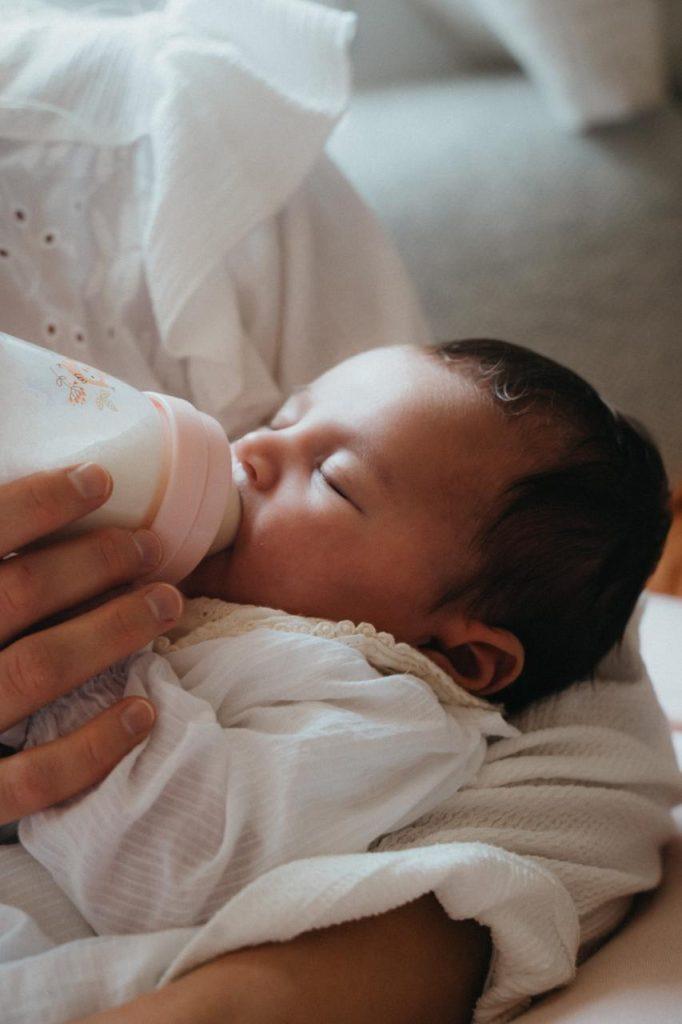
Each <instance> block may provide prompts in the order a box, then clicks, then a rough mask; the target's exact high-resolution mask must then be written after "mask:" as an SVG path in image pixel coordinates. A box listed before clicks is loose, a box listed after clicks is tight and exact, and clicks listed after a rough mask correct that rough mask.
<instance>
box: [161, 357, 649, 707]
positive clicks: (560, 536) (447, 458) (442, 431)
mask: <svg viewBox="0 0 682 1024" xmlns="http://www.w3.org/2000/svg"><path fill="white" fill-rule="evenodd" d="M233 452H234V455H235V458H236V465H235V479H236V481H237V483H238V485H239V487H240V490H241V493H242V501H243V513H244V514H243V520H242V525H241V528H240V531H239V534H238V536H237V540H236V542H235V544H234V545H233V547H232V548H230V549H229V550H227V551H224V552H220V553H218V554H216V555H214V556H212V557H211V558H208V559H205V560H204V561H203V562H202V563H201V565H200V566H199V567H198V568H197V569H196V570H195V571H194V572H193V573H192V575H191V576H190V577H188V578H187V579H186V580H185V581H184V582H183V584H182V586H181V589H182V590H183V591H184V593H185V594H186V595H187V596H196V595H199V594H204V595H207V596H213V597H221V598H223V599H225V600H229V601H237V602H241V603H246V604H258V605H266V606H270V607H274V608H282V609H284V610H285V611H288V612H291V613H294V614H300V615H309V616H316V617H320V618H326V619H334V620H341V619H350V620H351V621H353V622H356V623H357V622H362V621H365V622H370V623H372V625H374V626H375V627H376V628H377V629H380V630H385V631H387V632H389V633H392V634H393V635H394V636H395V637H396V639H398V640H402V641H405V642H407V643H410V644H412V645H414V646H416V647H420V648H421V649H423V650H424V652H425V653H427V654H429V655H430V656H431V657H432V658H433V659H434V660H435V661H437V663H438V664H440V665H441V666H442V667H444V668H446V670H447V671H449V673H450V674H451V675H452V676H453V678H455V679H456V680H457V682H459V683H460V684H461V685H462V686H464V687H466V688H467V689H469V690H471V691H474V692H477V693H479V694H480V695H483V696H486V697H491V696H493V695H496V699H500V700H503V701H504V703H505V704H506V706H507V707H508V708H509V709H518V708H520V707H522V706H524V705H525V704H527V703H529V702H530V701H531V700H533V699H535V698H537V697H540V696H542V695H544V694H547V693H549V692H552V691H555V690H559V689H561V688H563V687H564V686H566V685H568V683H570V682H572V681H574V680H576V679H579V678H584V677H585V676H587V675H589V674H590V672H591V671H592V669H593V668H594V666H595V664H596V663H597V661H598V660H599V659H600V658H601V656H602V655H603V654H605V653H606V651H607V650H608V649H609V648H610V647H611V646H612V645H613V644H614V643H615V642H616V641H617V640H618V639H619V638H620V637H621V635H622V633H623V630H624V628H625V624H626V622H627V620H628V618H629V616H630V613H631V611H632V609H633V607H634V604H635V602H636V599H637V596H638V594H639V593H640V591H641V589H642V587H643V585H644V583H645V581H646V579H647V578H648V576H649V575H650V573H651V572H652V571H653V568H654V566H655V564H656V562H657V560H658V558H659V556H660V552H661V548H662V544H663V541H664V539H665V535H666V532H667V529H668V526H669V512H668V503H667V498H668V491H667V481H666V477H665V472H664V470H663V466H662V463H661V459H660V456H659V455H658V452H657V451H656V448H655V447H654V445H653V444H652V443H651V441H649V440H648V439H647V438H646V436H645V435H644V434H643V432H642V431H641V429H640V428H635V427H634V426H633V425H632V424H631V423H630V422H629V421H627V420H626V419H624V418H623V417H622V416H620V415H619V414H617V413H613V412H612V411H611V410H610V409H609V408H608V407H607V406H606V405H605V404H604V403H603V402H602V400H601V399H600V398H599V396H598V395H597V394H596V392H595V391H594V390H593V389H592V388H591V387H590V386H589V385H588V384H587V383H585V381H583V380H582V379H581V378H579V377H578V376H577V375H576V374H574V373H572V372H571V371H570V370H567V369H565V368H564V367H561V366H559V365H558V364H557V363H554V362H552V361H551V360H549V359H545V358H544V357H542V356H539V355H537V354H535V353H533V352H530V351H529V350H527V349H523V348H519V347H517V346H513V345H509V344H507V343H504V342H496V341H465V342H453V343H450V344H446V345H439V346H433V347H431V348H425V349H420V348H416V347H412V346H396V347H390V348H382V349H373V350H371V351H369V352H364V353H362V354H360V355H358V356H354V357H353V358H352V359H349V360H346V361H345V362H343V363H341V364H339V365H338V366H336V367H334V368H333V369H332V370H330V371H328V372H327V373H325V374H323V375H322V376H321V377H319V378H318V379H317V380H315V381H313V382H312V384H310V385H309V386H308V387H307V388H305V389H301V390H299V391H298V392H296V393H295V394H294V395H293V396H292V397H291V398H290V399H289V400H288V401H287V402H286V403H285V405H284V406H283V407H282V408H281V409H280V411H279V412H278V413H277V414H276V415H275V417H274V418H273V420H272V421H271V423H270V424H269V426H268V427H265V428H261V429H260V430H257V431H254V432H252V433H250V434H247V435H246V436H245V437H243V438H241V439H240V440H239V441H236V442H235V443H234V445H233Z"/></svg>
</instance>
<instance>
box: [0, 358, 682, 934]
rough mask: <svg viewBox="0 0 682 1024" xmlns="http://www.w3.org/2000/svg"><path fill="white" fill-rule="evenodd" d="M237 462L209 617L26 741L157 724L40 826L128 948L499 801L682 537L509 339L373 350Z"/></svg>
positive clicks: (238, 447)
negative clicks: (461, 804) (502, 747)
mask: <svg viewBox="0 0 682 1024" xmlns="http://www.w3.org/2000/svg"><path fill="white" fill-rule="evenodd" d="M232 448H233V456H234V459H235V480H236V482H237V484H238V486H239V488H240V492H241V496H242V504H243V517H242V523H241V526H240V530H239V533H238V535H237V538H236V541H235V543H234V545H233V546H232V547H231V548H230V549H228V550H225V551H222V552H219V553H218V554H215V555H213V556H211V557H210V558H206V559H204V561H203V562H202V563H201V564H200V565H199V566H198V567H197V569H196V570H195V571H194V572H193V573H192V574H191V575H190V576H189V577H188V578H187V579H185V580H184V581H183V582H182V584H181V585H180V589H181V590H182V591H183V593H184V594H185V596H186V597H187V598H189V600H188V601H187V602H186V606H185V613H184V615H183V617H182V618H181V620H180V621H179V622H178V623H177V624H176V626H175V627H174V628H173V629H172V630H170V631H168V632H167V633H166V634H165V635H164V636H161V637H159V638H157V639H156V640H155V641H154V642H153V643H152V644H150V645H148V647H147V648H145V649H144V650H143V651H141V652H138V653H137V654H135V655H132V656H131V657H129V658H127V659H125V660H124V661H121V662H118V663H116V664H115V665H113V666H111V667H110V668H109V669H108V670H107V671H106V672H105V673H102V674H101V675H99V676H97V677H95V678H93V679H90V680H88V682H87V683H86V684H85V685H84V686H82V687H80V688H79V689H78V690H76V691H74V692H73V693H71V694H69V695H67V696H65V697H63V698H61V699H60V700H58V701H56V702H54V703H53V704H51V705H49V706H48V707H46V708H44V709H42V710H41V711H40V712H38V713H37V714H36V715H34V716H32V717H31V718H30V719H29V720H28V721H27V722H26V723H25V740H24V745H25V746H34V745H38V744H40V743H45V742H47V741H48V740H51V739H54V738H55V737H57V736H59V735H61V734H64V733H67V732H70V731H71V730H72V729H74V728H75V727H77V726H79V725H81V724H82V723H83V722H84V721H85V720H86V719H88V718H90V717H92V716H94V715H95V714H96V713H98V712H99V711H100V710H102V709H103V708H104V707H105V706H108V705H109V704H111V703H113V702H114V701H116V700H118V699H120V698H121V697H122V696H130V695H141V696H144V697H147V698H148V699H150V700H151V701H152V702H153V703H154V705H155V707H156V709H157V721H156V725H155V727H154V729H153V730H152V733H151V735H150V736H149V737H148V739H147V740H146V741H145V742H144V743H143V744H141V745H140V746H139V747H136V748H135V749H134V750H132V751H131V752H130V753H129V754H128V755H127V756H126V757H125V758H124V759H123V761H121V762H120V764H119V765H117V767H116V768H114V770H113V771H112V772H111V774H110V775H109V776H108V777H107V778H106V779H104V780H103V781H102V782H101V783H100V784H99V785H98V786H96V787H94V788H92V789H91V790H89V791H88V792H86V793H85V794H83V795H80V796H78V797H76V798H74V799H72V800H70V801H67V802H66V803H63V804H62V805H60V806H58V807H55V808H51V809H49V810H46V811H43V812H41V813H38V814H34V815H32V816H30V817H27V818H25V819H23V820H22V821H21V823H20V825H19V838H20V840H21V842H22V843H23V844H24V846H25V847H26V848H27V849H28V850H29V852H30V853H31V854H32V855H33V856H34V857H36V858H37V859H38V860H39V861H40V862H41V863H42V864H43V865H45V867H46V868H47V869H48V871H49V872H50V873H51V874H52V876H53V877H54V878H55V880H56V881H57V883H58V884H59V885H60V886H61V887H62V888H63V889H64V891H65V892H66V893H67V895H68V896H69V897H70V899H71V900H72V901H73V902H74V903H75V905H76V906H77V907H78V908H79V909H80V911H81V913H82V914H83V915H84V917H85V918H86V919H87V921H88V922H89V923H90V924H91V926H92V927H93V928H94V930H95V931H96V932H98V933H100V934H110V933H132V932H141V931H152V930H159V929H163V928H168V927H176V926H189V925H196V924H200V923H203V922H205V921H207V920H208V919H209V918H210V917H211V916H212V914H213V913H214V912H215V911H216V910H217V909H218V908H219V907H220V906H221V905H222V904H223V903H225V902H226V901H227V900H228V899H230V897H232V896H233V895H234V894H235V893H237V892H238V891H239V890H240V889H242V888H243V887H244V886H246V885H248V884H249V882H250V881H252V880H253V879H254V878H256V877H258V876H259V875H261V874H263V873H264V872H266V871H268V870H270V869H272V868H274V867H275V866H277V865H279V864H282V863H284V862H287V861H291V860H294V859H299V858H305V857H314V856H319V855H324V854H339V853H354V852H364V851H366V850H368V849H371V848H372V846H373V844H375V843H376V842H377V841H378V840H379V839H380V838H381V836H382V835H384V834H386V833H388V832H392V831H394V830H396V829H398V828H400V827H402V826H404V825H407V824H409V823H410V822H413V821H415V820H416V819H417V818H419V817H420V816H422V815H423V814H426V813H428V812H430V811H432V810H434V809H435V808H436V807H438V806H440V805H442V804H443V803H444V802H446V801H447V800H448V798H450V797H452V796H453V795H454V794H455V793H456V792H457V791H458V790H460V789H461V788H462V787H464V786H467V785H471V784H472V782H474V780H475V777H476V774H477V772H478V770H479V768H480V767H481V765H482V763H483V760H484V758H485V756H486V750H487V746H488V743H489V742H491V741H493V742H494V741H495V740H496V739H498V738H500V737H505V736H513V735H515V734H516V729H515V728H514V727H513V726H512V725H510V724H509V723H508V722H506V721H505V720H504V718H503V716H502V714H501V713H500V712H501V708H502V705H504V707H505V708H506V709H507V710H512V711H515V710H519V709H521V708H522V707H524V706H525V705H527V704H528V703H530V702H531V701H533V700H537V699H540V698H542V697H543V696H545V695H546V694H549V693H551V692H554V691H557V690H560V689H562V688H564V687H566V686H567V685H569V684H570V683H571V682H573V681H575V680H578V679H583V678H585V677H588V676H589V675H590V674H591V673H592V671H593V669H594V667H595V666H596V663H597V662H598V661H599V659H600V658H601V657H602V655H604V654H605V653H606V652H607V651H608V650H609V648H610V647H612V646H613V644H614V643H616V642H617V641H618V639H619V638H620V637H621V636H622V634H623V631H624V628H625V625H626V622H627V620H628V618H629V616H630V614H631V612H632V610H633V607H634V604H635V602H636V599H637V597H638V595H639V593H640V591H641V589H642V587H643V585H644V583H645V581H646V579H647V578H648V576H649V575H650V573H651V572H652V570H653V568H654V566H655V564H656V562H657V560H658V558H659V555H660V552H661V548H662V545H663V541H664V539H665V535H666V532H667V529H668V525H669V512H668V491H667V483H666V477H665V472H664V469H663V465H662V462H661V459H660V456H659V454H658V452H657V450H656V448H655V447H654V445H653V444H652V442H651V441H650V440H649V439H648V438H647V437H646V436H645V435H644V433H643V432H642V431H641V429H640V428H638V427H635V426H634V425H633V424H632V423H631V422H630V421H628V420H626V419H625V418H624V417H622V416H621V415H619V414H618V413H615V412H613V411H612V410H611V409H609V408H608V407H607V406H606V405H605V404H604V403H603V402H602V400H601V399H600V398H599V396H598V395H597V394H596V392H595V391H594V390H593V389H592V388H591V387H590V386H589V385H588V384H587V383H585V382H584V381H583V380H582V379H581V378H579V377H578V376H577V375H575V374H574V373H572V372H571V371H569V370H567V369H565V368H564V367H561V366H559V365H558V364H556V363H554V362H552V361H551V360H549V359H546V358H544V357H541V356H539V355H536V354H535V353H532V352H530V351H529V350H527V349H524V348H520V347H517V346H513V345H510V344H507V343H504V342H497V341H464V342H453V343H448V344H443V345H437V346H432V347H429V348H416V347H411V346H397V347H389V348H381V349H374V350H371V351H368V352H364V353H362V354H360V355H357V356H354V357H353V358H351V359H348V360H346V361H345V362H343V363H341V364H339V365H338V366H336V367H334V368H333V369H331V370H330V371H328V372H327V373H325V374H323V375H322V376H321V377H319V378H318V379H317V380H315V381H313V383H312V384H310V385H309V386H308V387H306V388H304V389H301V390H299V391H297V392H296V393H295V394H294V395H293V396H292V397H291V398H290V399H289V400H288V401H287V402H286V403H285V405H284V406H283V407H282V408H281V409H280V411H279V412H278V413H277V414H276V416H275V417H274V419H273V420H272V422H271V423H270V424H269V425H268V426H267V427H264V428H261V429H259V430H256V431H254V432H252V433H250V434H247V435H246V436H244V437H242V438H241V439H240V440H238V441H236V442H235V443H234V444H233V446H232ZM13 732H14V730H13ZM0 740H3V737H2V736H0ZM310 870H311V871H314V870H315V863H314V861H311V862H310Z"/></svg>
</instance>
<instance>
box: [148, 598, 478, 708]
mask: <svg viewBox="0 0 682 1024" xmlns="http://www.w3.org/2000/svg"><path fill="white" fill-rule="evenodd" d="M261 628H262V629H274V630H278V631H279V632H282V633H304V634H307V635H308V636H319V637H326V638H328V639H329V640H337V641H340V642H341V643H344V644H346V645H347V646H348V647H352V648H353V649H355V650H359V651H360V652H361V653H362V654H363V655H364V656H365V657H366V658H367V661H368V662H369V663H370V665H372V667H373V668H375V669H377V670H378V671H379V672H382V673H383V674H385V675H389V674H391V673H394V672H399V673H402V672H406V673H409V674H410V675H414V676H416V677H417V678H418V679H421V680H422V681H423V682H425V683H426V684H427V685H428V686H430V687H431V689H432V690H433V692H434V693H435V695H436V697H437V698H438V700H439V701H440V702H441V703H442V704H456V705H458V706H459V707H472V708H485V709H487V710H492V706H491V705H490V704H489V703H488V702H487V701H484V700H482V699H481V698H480V697H475V696H474V695H473V694H471V693H469V692H468V691H467V690H464V689H463V688H462V687H461V686H458V685H457V683H455V682H454V680H452V679H451V678H450V676H448V674H447V673H446V672H444V671H443V670H442V669H440V668H439V667H438V665H436V664H434V662H432V661H431V659H430V658H427V657H426V655H425V654H422V653H421V652H420V651H418V650H416V649H415V648H414V647H411V646H410V645H409V644H406V643H401V642H398V641H396V640H395V638H394V637H393V636H391V634H390V633H382V632H379V631H378V630H377V629H375V627H374V626H372V625H370V623H369V622H361V623H359V624H357V625H356V624H355V623H353V622H351V621H350V619H344V620H343V621H342V622H332V621H331V620H329V619H317V618H309V617H307V616H303V615H290V614H289V613H288V612H284V611H281V610H279V609H275V608H263V607H258V606H256V605H248V604H233V603H229V602H227V601H221V600H220V599H218V598H212V597H197V598H193V599H191V600H189V601H187V602H186V604H185V612H184V614H183V616H182V618H181V619H180V621H179V622H178V624H177V625H176V626H174V627H173V629H170V630H168V631H167V633H165V634H163V635H162V636H159V637H157V638H156V640H155V641H154V645H153V648H154V650H155V651H156V653H157V654H167V653H169V652H171V651H177V650H181V649H182V648H183V647H190V646H192V645H193V644H198V643H201V642H202V641H203V640H214V639H216V638H217V637H227V636H240V635H242V634H243V633H248V632H250V631H251V630H254V629H261Z"/></svg>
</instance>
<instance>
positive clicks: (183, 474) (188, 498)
mask: <svg viewBox="0 0 682 1024" xmlns="http://www.w3.org/2000/svg"><path fill="white" fill-rule="evenodd" d="M143 394H145V395H146V396H147V397H148V398H149V399H150V401H151V402H152V403H153V404H154V405H155V407H156V408H157V409H158V411H159V413H160V415H161V419H162V421H163V425H164V432H165V438H166V487H165V490H164V492H163V495H162V497H161V503H160V505H159V507H158V509H157V512H156V515H155V516H154V519H153V521H152V522H151V523H150V524H149V529H150V530H153V531H154V532H155V533H156V534H158V536H159V539H160V540H161V543H162V544H163V551H164V558H163V561H162V562H161V565H159V566H158V567H157V568H156V569H155V570H154V571H153V572H152V573H150V574H149V575H147V576H145V577H143V582H145V583H147V582H149V583H151V582H152V581H155V580H163V581H164V582H166V583H179V582H180V580H182V579H184V578H185V577H186V576H189V574H190V573H191V572H192V570H193V569H195V568H196V566H197V565H198V564H199V562H200V561H201V560H202V558H203V557H204V555H205V554H206V552H207V551H208V549H209V548H210V546H211V544H212V543H213V541H214V539H215V537H216V534H217V532H218V529H219V527H220V525H221V522H222V518H223V515H224V513H225V508H226V505H227V500H228V495H229V492H230V488H231V485H232V459H231V453H230V442H229V441H228V439H227V436H226V434H225V432H224V430H223V428H222V427H221V426H220V424H219V423H218V421H217V420H215V419H214V418H213V417H212V416H207V415H206V413H203V412H200V411H199V410H198V409H195V407H194V406H193V405H191V404H190V402H186V401H185V400H184V399H183V398H176V397H174V396H172V395H160V394H157V393H156V392H154V391H144V392H143Z"/></svg>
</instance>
